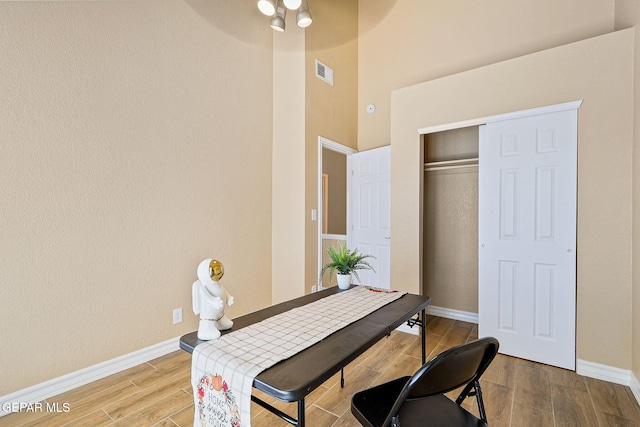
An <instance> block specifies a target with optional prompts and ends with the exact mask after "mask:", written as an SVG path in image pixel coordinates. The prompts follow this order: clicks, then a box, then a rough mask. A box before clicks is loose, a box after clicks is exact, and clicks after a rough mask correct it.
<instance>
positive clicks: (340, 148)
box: [316, 136, 358, 290]
mask: <svg viewBox="0 0 640 427" xmlns="http://www.w3.org/2000/svg"><path fill="white" fill-rule="evenodd" d="M323 148H326V149H328V150H331V151H335V152H337V153H341V154H344V155H345V156H349V155H351V154H355V153H357V152H358V150H355V149H353V148H351V147H347V146H346V145H342V144H340V143H339V142H335V141H332V140H330V139H327V138H325V137H323V136H318V206H317V211H318V215H317V217H316V218H322V149H323ZM347 200H349V176H348V174H347ZM347 209H349V204H348V203H347ZM317 221H318V274H320V270H321V269H322V221H320V220H319V219H317ZM321 289H322V283H320V284H319V287H318V290H321Z"/></svg>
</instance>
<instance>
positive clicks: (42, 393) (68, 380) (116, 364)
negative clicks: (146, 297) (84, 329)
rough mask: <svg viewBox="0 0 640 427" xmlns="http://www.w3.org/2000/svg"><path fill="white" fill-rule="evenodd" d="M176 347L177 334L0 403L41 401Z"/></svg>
mask: <svg viewBox="0 0 640 427" xmlns="http://www.w3.org/2000/svg"><path fill="white" fill-rule="evenodd" d="M179 349H180V338H172V339H170V340H167V341H164V342H161V343H158V344H155V345H152V346H150V347H146V348H143V349H141V350H138V351H134V352H132V353H129V354H125V355H124V356H120V357H116V358H115V359H111V360H107V361H105V362H102V363H98V364H96V365H93V366H89V367H87V368H84V369H81V370H79V371H75V372H71V373H70V374H66V375H63V376H61V377H58V378H53V379H51V380H49V381H45V382H43V383H40V384H36V385H34V386H31V387H27V388H24V389H22V390H18V391H16V392H14V393H10V394H7V395H5V396H0V404H4V403H36V402H41V401H43V400H45V399H48V398H50V397H52V396H56V395H58V394H60V393H64V392H66V391H69V390H72V389H74V388H77V387H80V386H83V385H85V384H89V383H91V382H93V381H96V380H99V379H101V378H105V377H108V376H109V375H113V374H116V373H118V372H121V371H124V370H125V369H129V368H132V367H134V366H137V365H140V364H142V363H145V362H148V361H149V360H153V359H156V358H158V357H160V356H164V355H166V354H169V353H171V352H173V351H176V350H179ZM7 414H8V412H5V410H4V405H0V417H2V416H4V415H7Z"/></svg>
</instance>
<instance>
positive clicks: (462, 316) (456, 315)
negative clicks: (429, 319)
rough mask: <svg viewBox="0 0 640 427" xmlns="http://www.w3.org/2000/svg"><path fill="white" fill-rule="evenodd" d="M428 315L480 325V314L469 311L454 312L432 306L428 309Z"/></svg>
mask: <svg viewBox="0 0 640 427" xmlns="http://www.w3.org/2000/svg"><path fill="white" fill-rule="evenodd" d="M427 314H429V315H431V316H438V317H444V318H445V319H453V320H460V321H462V322H469V323H475V324H476V325H477V324H478V313H471V312H469V311H462V310H454V309H452V308H445V307H438V306H434V305H430V306H428V307H427Z"/></svg>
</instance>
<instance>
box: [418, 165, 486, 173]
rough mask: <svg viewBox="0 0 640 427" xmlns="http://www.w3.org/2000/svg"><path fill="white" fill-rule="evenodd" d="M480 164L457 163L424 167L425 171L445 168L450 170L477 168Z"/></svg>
mask: <svg viewBox="0 0 640 427" xmlns="http://www.w3.org/2000/svg"><path fill="white" fill-rule="evenodd" d="M477 167H478V165H477V164H476V165H456V166H425V167H424V171H425V172H432V171H444V170H450V169H461V168H477Z"/></svg>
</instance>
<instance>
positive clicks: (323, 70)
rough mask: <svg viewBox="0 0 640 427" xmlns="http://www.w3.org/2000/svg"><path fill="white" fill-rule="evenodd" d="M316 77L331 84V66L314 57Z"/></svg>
mask: <svg viewBox="0 0 640 427" xmlns="http://www.w3.org/2000/svg"><path fill="white" fill-rule="evenodd" d="M316 77H317V78H319V79H320V80H323V81H325V82H327V83H329V84H330V85H331V86H333V68H330V67H328V66H326V65H325V64H323V63H322V62H320V61H318V60H317V59H316Z"/></svg>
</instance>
